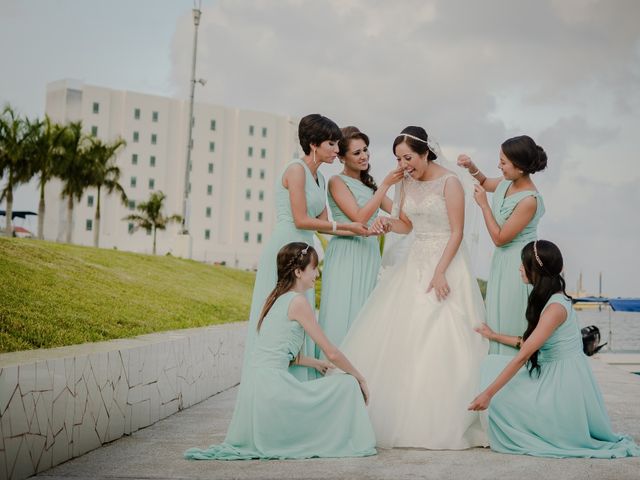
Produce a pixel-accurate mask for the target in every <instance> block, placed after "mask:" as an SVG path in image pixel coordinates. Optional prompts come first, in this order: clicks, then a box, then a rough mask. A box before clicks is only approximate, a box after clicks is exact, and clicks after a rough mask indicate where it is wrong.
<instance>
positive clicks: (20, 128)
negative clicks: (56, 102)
mask: <svg viewBox="0 0 640 480" xmlns="http://www.w3.org/2000/svg"><path fill="white" fill-rule="evenodd" d="M34 125H35V123H32V122H30V121H29V120H28V119H23V118H21V117H20V116H18V114H16V112H15V110H14V109H13V108H12V107H11V106H10V105H7V106H5V107H4V110H3V111H2V113H1V114H0V178H4V177H5V175H6V183H5V185H4V188H3V189H2V190H1V191H0V202H1V201H2V200H4V199H6V200H7V208H6V212H5V214H6V219H7V220H6V222H7V223H6V226H5V234H6V235H7V236H11V235H12V233H13V225H12V222H11V220H12V218H11V217H12V214H13V189H14V188H15V187H16V186H17V185H19V184H21V183H25V182H28V181H29V179H30V178H31V168H30V165H29V160H28V158H27V150H28V145H29V142H30V141H31V139H32V138H33V131H34V129H35V126H34Z"/></svg>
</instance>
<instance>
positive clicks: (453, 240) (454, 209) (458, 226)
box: [427, 177, 464, 300]
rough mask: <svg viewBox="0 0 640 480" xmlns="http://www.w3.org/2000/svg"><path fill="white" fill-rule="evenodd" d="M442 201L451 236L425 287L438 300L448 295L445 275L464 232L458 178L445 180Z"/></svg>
mask: <svg viewBox="0 0 640 480" xmlns="http://www.w3.org/2000/svg"><path fill="white" fill-rule="evenodd" d="M444 200H445V203H446V205H447V215H448V217H449V225H450V227H451V235H450V236H449V241H448V242H447V245H446V246H445V247H444V251H443V252H442V255H441V257H440V260H439V261H438V264H437V265H436V269H435V272H434V274H433V278H432V279H431V282H429V285H428V287H427V293H429V292H430V291H431V290H435V294H436V297H437V298H438V300H444V299H445V298H446V297H447V295H449V284H448V283H447V279H446V277H445V273H446V271H447V269H448V268H449V265H450V264H451V260H453V257H455V255H456V253H457V252H458V249H459V248H460V244H461V243H462V234H463V230H464V190H463V189H462V184H461V183H460V180H458V178H456V177H451V178H448V179H446V180H445V184H444Z"/></svg>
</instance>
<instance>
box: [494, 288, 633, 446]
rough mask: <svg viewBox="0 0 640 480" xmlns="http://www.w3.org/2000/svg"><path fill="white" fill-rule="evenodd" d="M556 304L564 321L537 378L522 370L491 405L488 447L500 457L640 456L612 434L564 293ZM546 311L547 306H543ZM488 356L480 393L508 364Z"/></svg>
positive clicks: (554, 298)
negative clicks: (563, 313)
mask: <svg viewBox="0 0 640 480" xmlns="http://www.w3.org/2000/svg"><path fill="white" fill-rule="evenodd" d="M552 303H558V304H560V305H562V306H563V307H564V308H565V309H566V310H567V319H566V320H565V321H564V323H562V325H560V326H559V327H558V328H557V329H556V330H555V332H553V333H552V334H551V336H550V337H549V338H548V339H547V341H546V342H545V343H544V345H543V346H542V347H541V348H540V352H539V354H538V362H539V364H540V376H539V377H538V375H537V374H536V373H535V372H534V373H533V376H529V372H528V370H527V369H526V367H523V368H522V369H521V370H520V371H519V372H518V373H517V374H516V375H515V376H514V377H513V378H512V379H511V381H509V382H508V383H507V384H506V385H505V386H504V387H503V388H502V389H501V390H500V391H499V392H498V393H497V394H496V395H495V396H494V397H493V399H492V400H491V403H490V404H489V444H490V445H491V449H492V450H495V451H497V452H501V453H513V454H522V455H533V456H536V457H554V458H565V457H589V458H618V457H628V456H640V447H639V446H638V445H636V444H635V443H634V442H633V440H632V439H631V438H630V437H627V436H623V435H619V434H617V433H614V432H613V431H612V429H611V422H610V420H609V416H608V415H607V411H606V408H605V405H604V401H603V399H602V394H601V393H600V388H599V387H598V384H597V383H596V380H595V378H594V377H593V373H592V371H591V367H590V366H589V362H588V360H587V357H586V356H585V355H584V353H583V351H582V335H581V333H580V327H579V324H578V321H577V318H576V314H575V311H574V310H573V308H572V306H571V300H569V299H568V298H566V297H565V296H564V295H562V294H555V295H553V296H552V297H551V298H550V299H549V301H548V302H547V306H548V305H550V304H552ZM545 308H546V306H545ZM512 358H513V357H511V356H508V355H489V356H487V357H486V359H485V362H484V364H483V368H482V375H481V377H482V379H481V383H482V389H484V388H486V387H487V386H488V385H490V384H491V383H492V382H493V381H494V380H495V378H496V377H497V376H498V374H499V373H500V372H501V371H502V370H503V368H504V367H505V366H506V365H507V363H509V361H511V360H512Z"/></svg>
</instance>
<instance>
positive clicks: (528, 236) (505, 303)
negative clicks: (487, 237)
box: [486, 180, 545, 356]
mask: <svg viewBox="0 0 640 480" xmlns="http://www.w3.org/2000/svg"><path fill="white" fill-rule="evenodd" d="M510 185H511V181H510V180H503V181H502V182H500V184H499V185H498V187H497V188H496V191H495V192H494V194H493V201H492V205H491V210H492V212H493V216H494V218H495V219H496V222H498V225H500V226H501V227H502V226H503V225H504V224H505V222H506V221H507V220H508V219H509V217H510V216H511V213H513V210H514V209H515V208H516V206H517V205H518V203H519V202H520V201H521V200H523V199H524V198H527V197H530V196H533V197H535V198H536V200H537V203H538V207H537V210H536V213H535V215H534V216H533V218H532V219H531V221H530V222H529V224H528V225H527V226H526V227H524V229H523V230H522V231H521V232H520V233H519V234H518V235H516V237H515V238H514V239H513V240H511V241H510V242H509V243H508V244H506V245H503V246H501V247H496V249H495V251H494V253H493V258H492V260H491V270H490V271H489V281H488V283H487V296H486V304H487V324H488V325H489V327H491V329H492V330H494V331H496V332H500V333H503V334H505V335H514V336H517V335H522V334H523V333H524V332H525V330H526V329H527V319H526V317H525V312H526V310H527V299H528V297H529V292H530V291H531V287H530V286H529V285H526V284H524V283H523V282H522V279H521V278H520V264H521V263H522V262H521V260H520V253H521V252H522V248H523V247H524V246H525V245H526V244H527V243H529V242H531V241H533V240H536V239H537V228H538V222H539V221H540V218H541V217H542V215H544V211H545V209H544V202H543V201H542V197H541V196H540V194H539V193H538V192H536V191H534V190H526V191H522V192H518V193H514V194H512V195H509V196H507V197H505V194H506V192H507V189H508V188H509V186H510ZM489 353H490V354H499V355H511V356H515V354H516V353H517V350H516V349H515V348H513V347H510V346H508V345H502V344H500V343H498V342H491V344H490V347H489Z"/></svg>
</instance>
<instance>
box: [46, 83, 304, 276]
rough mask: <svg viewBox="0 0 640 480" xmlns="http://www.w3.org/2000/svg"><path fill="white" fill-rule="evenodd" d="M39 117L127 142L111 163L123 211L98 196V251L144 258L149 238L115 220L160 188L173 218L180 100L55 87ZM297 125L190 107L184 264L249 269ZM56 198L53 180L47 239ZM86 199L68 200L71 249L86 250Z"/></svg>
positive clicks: (165, 245) (60, 210) (163, 238)
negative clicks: (188, 250) (188, 260)
mask: <svg viewBox="0 0 640 480" xmlns="http://www.w3.org/2000/svg"><path fill="white" fill-rule="evenodd" d="M45 111H46V113H47V115H49V117H51V119H52V120H53V121H55V122H59V123H66V122H70V121H77V120H82V123H83V127H84V129H85V130H86V132H88V133H93V134H94V135H95V136H97V137H99V138H101V139H103V140H113V139H115V138H116V137H122V138H123V139H124V140H125V141H126V142H127V146H126V148H123V149H122V150H121V151H120V153H119V155H118V157H117V165H118V166H119V167H120V170H121V177H120V184H121V185H122V186H123V187H124V189H125V191H126V193H127V196H128V197H129V205H123V204H122V203H121V201H120V199H119V197H117V196H115V195H107V194H106V193H105V192H104V191H103V192H101V197H102V198H101V222H100V239H99V244H100V247H104V248H117V249H121V250H128V251H134V252H143V253H151V249H152V237H151V235H150V234H149V233H147V232H145V231H144V230H139V231H137V232H135V233H132V232H131V230H132V228H133V225H132V224H130V223H128V222H127V221H125V220H123V218H124V217H126V216H127V215H128V214H130V213H133V212H134V210H135V206H136V205H138V204H139V203H140V202H143V201H146V200H147V199H148V198H149V195H150V194H151V193H152V192H154V191H159V190H161V191H162V192H164V193H165V194H166V196H167V198H166V200H165V211H164V213H165V214H166V215H172V214H182V200H183V189H184V175H185V164H186V146H187V140H186V138H187V127H188V122H187V117H188V115H189V113H188V112H189V104H188V101H186V100H177V99H172V98H166V97H159V96H153V95H145V94H142V93H135V92H127V91H118V90H112V89H109V88H103V87H97V86H93V85H84V84H82V83H81V82H78V81H74V80H61V81H58V82H53V83H50V84H49V85H48V86H47V100H46V109H45ZM297 125H298V120H297V119H293V118H291V117H287V116H283V115H275V114H270V113H260V112H252V111H246V110H239V109H234V108H226V107H221V106H216V105H206V104H199V103H196V104H195V106H194V126H193V150H192V153H191V163H192V169H191V174H190V183H191V185H190V187H191V193H190V197H189V198H190V200H189V210H190V214H189V215H188V217H189V222H188V227H189V232H190V234H191V238H192V258H193V259H195V260H201V261H207V262H223V261H224V262H226V264H227V265H230V266H237V267H240V268H255V267H256V266H257V261H258V258H259V255H260V250H261V248H262V243H263V242H264V241H265V240H266V239H267V236H268V235H269V234H270V232H271V230H272V228H273V224H274V222H275V211H274V199H273V194H274V185H275V182H276V174H277V173H278V172H280V171H281V169H282V167H283V166H284V164H286V163H287V162H288V161H290V160H291V159H293V158H297V157H298V156H299V155H300V153H301V149H300V147H299V144H298V139H297ZM60 191H61V184H60V182H59V181H57V180H54V181H52V182H50V183H49V184H48V185H47V188H46V202H47V215H46V217H45V228H44V234H45V238H46V239H48V240H54V241H63V240H64V239H65V238H66V228H67V214H66V200H62V199H61V198H60ZM95 196H96V191H95V189H90V190H88V191H87V192H86V193H85V194H84V196H83V198H82V199H81V201H80V202H78V203H76V206H75V208H74V217H73V222H72V241H73V243H76V244H79V245H93V228H94V225H93V221H94V220H93V218H94V214H95V205H96V198H95ZM179 229H180V225H179V224H172V225H171V226H170V227H169V228H168V229H167V230H166V231H159V232H158V240H157V253H158V254H160V255H162V254H165V253H167V252H171V251H172V249H173V248H174V246H175V244H176V235H177V233H178V231H179Z"/></svg>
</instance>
